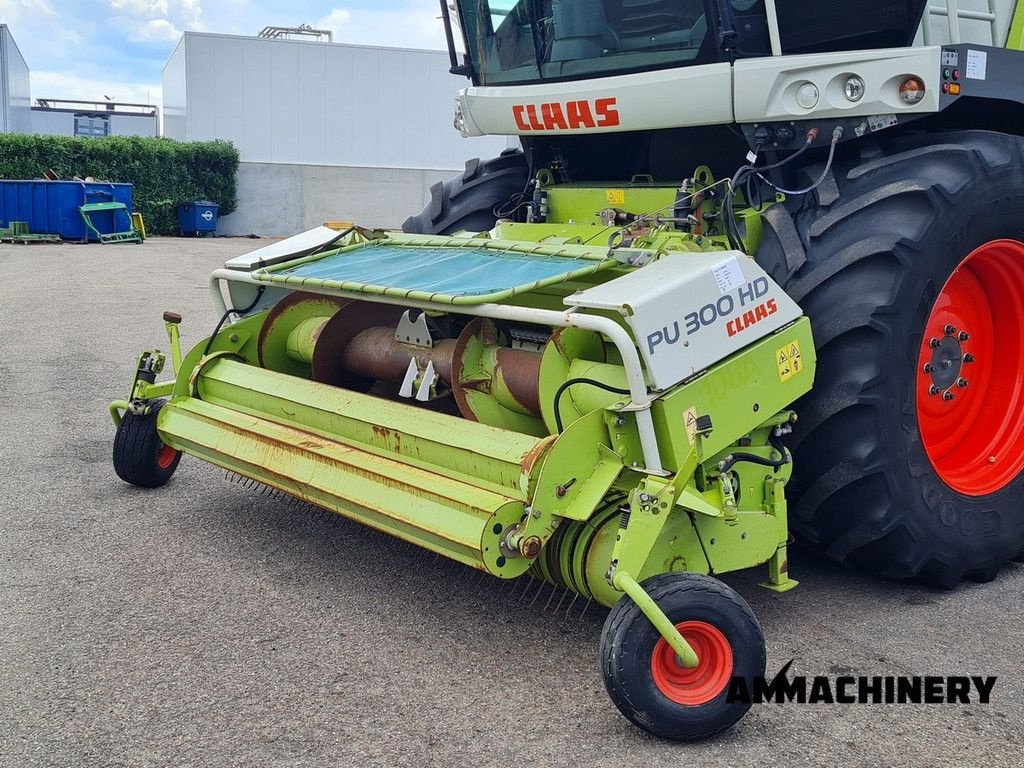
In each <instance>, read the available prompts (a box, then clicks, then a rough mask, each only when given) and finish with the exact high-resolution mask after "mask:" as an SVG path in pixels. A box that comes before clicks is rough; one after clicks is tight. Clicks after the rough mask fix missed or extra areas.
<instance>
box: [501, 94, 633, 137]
mask: <svg viewBox="0 0 1024 768" xmlns="http://www.w3.org/2000/svg"><path fill="white" fill-rule="evenodd" d="M512 117H514V118H515V121H516V125H517V126H518V127H519V130H520V131H524V132H530V131H570V130H577V129H579V128H613V127H614V126H616V125H618V124H619V110H618V109H617V108H616V105H615V99H613V98H609V99H595V100H593V101H589V100H584V101H569V102H560V101H552V102H547V103H545V104H515V105H513V106H512Z"/></svg>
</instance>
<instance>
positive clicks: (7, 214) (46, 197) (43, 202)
mask: <svg viewBox="0 0 1024 768" xmlns="http://www.w3.org/2000/svg"><path fill="white" fill-rule="evenodd" d="M86 203H124V204H125V206H126V207H127V208H128V213H129V214H131V212H132V185H131V184H105V183H102V182H94V181H46V180H43V179H35V180H31V181H29V180H6V179H5V180H0V226H2V227H9V226H10V225H11V222H12V221H27V222H28V228H29V232H32V233H33V234H37V235H60V236H61V237H62V238H64V239H65V240H85V239H87V237H86V236H87V235H88V239H90V240H95V239H96V236H95V235H94V234H93V233H92V232H89V230H88V229H86V226H85V222H84V221H83V220H82V214H81V213H80V212H79V210H78V208H79V206H82V205H85V204H86ZM92 222H93V224H94V226H95V227H96V229H98V230H99V231H100V232H102V233H103V234H109V233H111V232H118V231H120V230H122V229H124V220H123V217H122V219H121V220H118V218H117V217H116V215H115V213H114V212H113V211H102V212H97V213H94V214H92Z"/></svg>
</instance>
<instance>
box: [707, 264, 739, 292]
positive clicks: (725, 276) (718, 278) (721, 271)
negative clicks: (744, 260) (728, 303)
mask: <svg viewBox="0 0 1024 768" xmlns="http://www.w3.org/2000/svg"><path fill="white" fill-rule="evenodd" d="M711 272H712V273H713V274H714V276H715V282H716V283H718V290H719V291H720V292H721V293H728V292H729V291H732V290H735V289H736V288H739V287H740V286H741V285H743V270H742V269H740V263H739V262H738V261H736V257H735V256H733V257H732V258H731V259H729V260H728V261H723V262H722V263H721V264H719V265H718V266H716V267H712V268H711Z"/></svg>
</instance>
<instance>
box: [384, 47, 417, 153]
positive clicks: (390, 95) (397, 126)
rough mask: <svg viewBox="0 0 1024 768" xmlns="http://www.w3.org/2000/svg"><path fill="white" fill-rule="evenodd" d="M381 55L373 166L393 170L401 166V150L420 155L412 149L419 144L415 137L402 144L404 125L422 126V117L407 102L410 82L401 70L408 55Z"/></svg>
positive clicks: (410, 91) (413, 106)
mask: <svg viewBox="0 0 1024 768" xmlns="http://www.w3.org/2000/svg"><path fill="white" fill-rule="evenodd" d="M382 54H383V52H380V53H378V54H377V61H378V62H379V69H378V70H377V76H378V80H377V94H378V95H377V110H376V112H377V119H378V126H379V131H380V132H379V134H378V136H377V155H376V158H375V160H376V161H375V162H374V165H384V166H390V167H393V168H394V167H401V166H403V165H405V155H406V153H405V151H404V149H405V147H408V149H409V154H410V155H420V154H422V153H421V152H418V151H417V150H418V148H417V146H416V145H417V144H419V143H420V141H421V140H420V139H419V138H414V139H413V140H412V142H411V143H409V144H406V142H405V135H406V134H405V127H406V124H407V123H409V122H417V123H420V124H421V125H422V117H421V116H419V115H417V114H416V109H415V106H416V105H415V102H414V101H413V100H412V99H411V93H412V90H413V88H412V85H413V83H410V82H409V79H408V75H409V73H408V72H407V71H406V67H405V63H406V61H407V60H408V57H409V56H410V55H411V53H410V52H408V51H402V53H401V54H399V55H398V56H393V55H390V56H389V55H382Z"/></svg>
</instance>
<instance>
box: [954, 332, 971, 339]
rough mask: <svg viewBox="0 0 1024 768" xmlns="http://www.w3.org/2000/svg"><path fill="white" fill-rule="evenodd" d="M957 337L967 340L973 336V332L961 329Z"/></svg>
mask: <svg viewBox="0 0 1024 768" xmlns="http://www.w3.org/2000/svg"><path fill="white" fill-rule="evenodd" d="M957 338H958V339H960V341H967V340H968V339H970V338H971V334H969V333H968V332H967V331H960V333H958V334H957Z"/></svg>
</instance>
